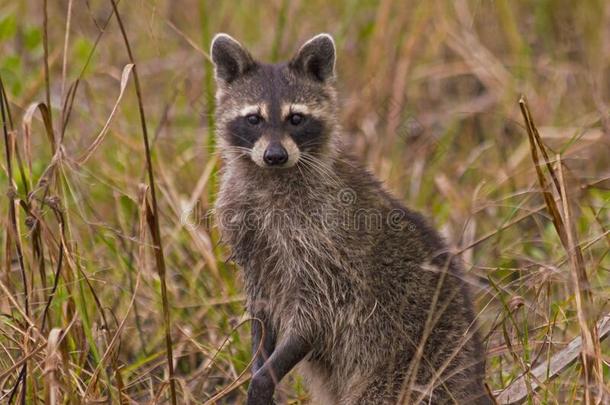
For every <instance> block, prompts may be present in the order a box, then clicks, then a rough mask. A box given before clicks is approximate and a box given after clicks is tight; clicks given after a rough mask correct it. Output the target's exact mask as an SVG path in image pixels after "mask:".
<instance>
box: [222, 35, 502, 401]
mask: <svg viewBox="0 0 610 405" xmlns="http://www.w3.org/2000/svg"><path fill="white" fill-rule="evenodd" d="M210 55H211V59H212V61H213V63H214V65H215V77H216V84H217V94H216V98H217V112H216V119H217V138H218V147H219V150H220V152H221V156H222V160H223V167H222V171H221V180H220V190H219V194H218V197H217V201H216V205H215V210H216V218H217V224H218V227H219V229H220V231H221V235H222V240H223V241H224V242H225V243H227V244H228V245H229V247H230V250H231V259H232V260H234V261H235V262H236V263H237V264H238V266H239V267H240V268H241V269H242V270H243V279H244V285H245V290H246V297H247V299H246V305H247V310H248V312H249V314H250V315H251V316H252V318H253V323H252V351H253V356H254V358H253V363H252V364H253V365H252V376H253V377H252V380H251V381H250V385H249V388H248V397H247V404H248V405H269V404H272V403H274V402H273V401H274V400H273V397H274V390H275V387H276V386H277V385H278V383H279V382H280V380H281V379H282V378H283V377H284V376H285V375H286V374H287V373H289V372H290V371H291V370H293V369H295V368H296V369H298V372H299V373H300V374H301V375H302V376H303V378H304V380H305V381H306V383H307V384H308V387H309V392H310V395H311V397H312V403H316V404H322V405H326V404H341V405H351V404H353V405H356V404H358V405H366V404H397V403H401V404H414V403H432V404H445V403H459V404H491V403H492V400H491V397H490V396H489V395H488V394H487V391H486V388H485V386H484V373H485V365H484V350H483V348H482V347H481V343H480V340H479V336H478V333H477V326H476V322H475V316H474V313H473V309H472V302H471V298H470V295H469V291H468V287H467V285H466V282H465V281H463V276H462V270H461V268H460V265H459V263H458V260H457V259H456V258H454V257H453V256H452V255H451V254H450V252H449V251H448V250H447V248H446V246H445V244H444V242H443V241H442V240H441V238H440V237H439V235H438V234H437V233H436V232H435V231H434V230H433V229H432V228H431V227H430V226H429V225H428V223H427V222H426V220H424V219H423V218H422V216H420V215H419V214H417V213H415V212H412V211H410V210H409V209H407V208H405V207H404V206H403V205H402V204H401V203H400V202H399V201H398V200H397V199H396V198H394V197H392V196H391V195H390V194H389V193H388V192H387V191H386V190H385V189H384V187H383V186H382V185H381V184H380V182H379V181H378V180H376V179H375V177H373V175H371V174H370V173H369V171H367V170H366V169H365V168H363V166H362V165H361V164H359V163H358V161H357V160H356V159H354V158H353V157H352V156H351V155H350V154H349V153H348V152H347V151H346V148H345V147H344V146H342V144H341V141H340V132H341V130H340V126H339V123H338V120H337V116H338V111H337V108H338V102H337V93H336V91H335V87H334V82H335V55H336V51H335V43H334V40H333V39H332V37H331V36H330V35H328V34H320V35H317V36H315V37H313V38H312V39H310V40H309V41H307V42H306V43H305V44H304V45H302V46H301V48H300V49H299V50H298V51H297V52H296V54H295V55H294V57H293V58H292V59H291V60H290V61H288V62H286V63H280V64H265V63H261V62H258V61H256V60H255V59H254V58H253V57H252V56H251V55H250V53H249V52H248V51H247V50H246V49H245V48H244V47H243V46H242V45H241V44H240V43H239V42H237V41H236V40H235V39H233V38H232V37H230V36H229V35H227V34H218V35H216V36H215V37H214V39H213V41H212V44H211V49H210Z"/></svg>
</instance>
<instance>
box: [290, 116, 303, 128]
mask: <svg viewBox="0 0 610 405" xmlns="http://www.w3.org/2000/svg"><path fill="white" fill-rule="evenodd" d="M303 119H304V117H303V115H301V114H291V115H290V117H288V120H289V121H290V123H291V124H292V125H299V124H300V123H301V122H303Z"/></svg>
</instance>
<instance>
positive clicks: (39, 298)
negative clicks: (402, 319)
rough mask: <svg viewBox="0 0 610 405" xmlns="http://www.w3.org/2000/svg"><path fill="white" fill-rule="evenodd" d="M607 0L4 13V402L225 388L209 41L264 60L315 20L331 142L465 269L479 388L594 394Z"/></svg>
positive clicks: (604, 331)
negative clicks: (334, 53)
mask: <svg viewBox="0 0 610 405" xmlns="http://www.w3.org/2000/svg"><path fill="white" fill-rule="evenodd" d="M606 3H607V2H604V1H602V0H592V1H589V2H580V3H573V2H567V1H565V0H545V1H542V2H537V1H527V2H509V1H507V0H497V1H494V2H485V1H458V2H448V1H433V2H407V4H406V5H405V3H404V2H395V1H381V2H372V1H360V0H351V1H346V2H343V3H332V4H328V3H326V2H322V1H318V0H312V1H307V2H305V1H301V0H297V1H292V2H289V1H287V0H275V1H272V2H270V3H265V4H264V5H263V4H262V3H260V2H254V1H251V0H248V1H240V2H235V3H233V2H211V1H204V0H202V1H194V0H180V1H177V2H170V1H167V0H165V1H162V0H158V1H157V0H141V1H129V2H128V1H120V2H119V1H118V0H117V1H116V3H115V2H114V1H113V0H106V1H101V0H99V1H98V0H95V1H93V0H91V1H87V2H73V1H72V0H69V1H67V2H48V4H47V2H46V1H45V2H44V3H43V4H44V7H41V2H34V1H26V0H24V1H18V2H8V1H5V2H0V55H2V56H1V57H0V78H1V79H2V86H1V90H2V92H1V95H2V97H1V98H2V103H0V106H1V107H2V108H1V113H2V132H3V133H2V136H3V143H4V157H3V159H2V166H1V168H2V170H0V187H1V188H2V189H3V190H5V193H6V197H5V198H4V199H3V201H4V203H3V204H2V205H1V206H0V221H1V222H2V229H4V232H3V233H2V234H1V235H2V236H1V237H0V241H1V242H2V245H1V246H2V247H1V248H0V252H1V257H2V267H0V403H13V404H18V403H20V404H26V403H27V404H36V403H48V404H60V403H73V404H79V403H120V404H131V403H150V404H156V403H171V402H174V403H180V404H200V403H241V402H242V401H243V398H244V394H245V389H246V386H247V384H246V382H247V379H248V371H247V370H248V364H249V362H250V347H249V333H248V331H249V321H247V320H246V318H245V315H244V312H243V296H242V292H241V281H240V279H239V276H238V273H237V272H236V269H235V267H234V265H233V264H231V263H230V262H229V263H227V262H225V259H226V258H227V254H226V251H225V250H224V248H223V247H222V246H221V245H220V244H219V240H218V234H217V231H216V229H215V228H214V227H213V221H211V220H210V217H211V216H210V212H209V210H210V208H211V206H212V204H213V200H214V193H215V190H216V173H217V170H218V165H219V162H218V156H217V154H216V153H215V142H214V136H213V126H214V121H213V115H212V114H213V111H214V89H213V77H212V70H211V65H210V62H209V58H208V55H207V54H206V51H205V50H206V49H207V48H208V45H209V41H210V38H211V35H213V33H215V32H217V31H227V32H230V33H231V34H233V35H234V36H236V37H237V38H239V39H242V40H243V42H244V43H245V44H247V45H248V46H249V48H250V49H251V50H252V51H253V53H254V54H255V55H257V56H259V57H260V58H262V59H266V60H282V59H285V58H287V57H289V56H290V54H291V53H292V52H293V50H294V49H295V48H296V47H297V46H298V44H300V42H301V41H303V40H305V39H306V38H308V37H309V36H310V35H312V34H314V33H317V32H320V31H329V32H331V33H333V35H334V36H335V38H336V40H337V44H338V48H339V55H338V56H339V59H338V67H337V68H338V72H339V91H340V94H341V98H342V100H343V110H342V117H341V120H342V123H343V126H344V128H345V136H346V139H347V141H348V143H349V144H350V147H351V148H352V149H353V150H354V152H355V153H356V154H358V155H359V156H360V157H361V158H362V160H363V161H365V162H366V163H367V164H368V165H369V166H370V167H371V168H372V170H373V171H374V172H375V173H376V174H377V175H378V176H379V177H380V178H381V179H383V180H384V181H385V182H386V184H387V185H388V187H389V188H390V189H392V190H393V191H394V192H395V193H396V194H397V195H398V196H399V197H400V198H401V199H402V200H403V201H405V203H407V204H408V205H410V206H411V207H414V208H416V209H418V210H420V211H423V212H424V213H426V214H427V215H428V216H430V217H431V218H432V219H433V221H434V222H435V224H436V225H437V226H438V227H439V228H440V229H441V230H442V232H443V234H444V235H446V237H447V239H448V241H449V242H450V244H451V246H452V247H453V248H454V249H455V251H456V252H458V253H459V254H460V255H461V257H462V259H463V260H464V261H465V263H466V265H467V271H468V273H469V275H470V276H471V280H473V289H474V290H475V291H476V298H477V307H478V309H479V316H478V318H479V320H480V323H481V329H482V331H483V334H484V336H485V342H486V348H487V356H488V366H487V369H488V379H487V382H488V385H489V387H490V389H491V390H492V391H494V392H497V393H500V392H502V391H503V390H504V389H505V388H506V387H512V388H511V389H512V391H506V392H507V393H509V392H510V395H511V396H513V397H512V398H513V399H514V398H515V397H514V396H515V395H517V394H515V392H517V391H519V392H520V393H521V394H522V396H523V399H522V400H523V401H525V402H527V403H532V404H533V403H558V404H566V403H568V404H569V403H585V402H588V403H594V402H595V401H596V400H599V399H600V396H601V395H603V393H606V394H607V393H608V391H609V390H610V382H609V381H610V344H609V343H608V341H607V340H606V341H603V342H601V343H600V337H605V336H607V335H608V327H607V324H608V322H607V320H606V319H607V314H608V313H610V307H609V305H608V300H609V299H610V288H609V284H610V273H609V272H610V255H608V252H609V251H610V158H609V157H608V156H610V109H609V107H608V104H609V100H610V6H609V5H608V4H606ZM115 4H116V10H117V12H118V14H117V13H115V12H113V9H114V7H115ZM45 10H46V11H45ZM117 16H120V24H119V20H118V19H117ZM521 94H525V95H527V99H528V103H527V104H526V103H525V102H524V101H522V102H521V103H519V97H520V95H521ZM49 106H52V108H49ZM534 122H535V124H534ZM604 316H606V318H603V317H604ZM600 320H602V321H603V322H601V323H599V324H597V322H598V321H600ZM598 326H599V328H598ZM579 342H580V343H579ZM579 346H580V347H581V349H582V350H574V347H579ZM551 377H552V378H551ZM515 387H517V388H519V390H517V389H516V388H515ZM521 394H519V395H521ZM519 395H517V396H519ZM507 396H508V394H504V395H503V396H502V397H500V398H501V399H502V400H503V401H504V400H506V401H507V400H508V399H507ZM278 398H279V400H280V402H281V403H284V402H290V403H301V402H306V400H307V394H306V392H305V390H304V389H303V388H302V385H301V382H300V380H299V379H298V377H296V376H294V377H291V378H289V379H287V381H286V382H285V383H283V384H282V388H281V389H280V391H279V392H278Z"/></svg>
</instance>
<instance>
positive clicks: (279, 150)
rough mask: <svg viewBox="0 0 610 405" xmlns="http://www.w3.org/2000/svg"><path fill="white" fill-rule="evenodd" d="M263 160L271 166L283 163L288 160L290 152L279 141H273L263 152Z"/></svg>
mask: <svg viewBox="0 0 610 405" xmlns="http://www.w3.org/2000/svg"><path fill="white" fill-rule="evenodd" d="M263 160H264V161H265V163H267V165H269V166H276V165H283V164H284V163H286V162H287V161H288V152H286V149H284V147H283V146H282V145H281V144H279V143H272V144H270V145H269V146H268V147H267V150H265V153H264V154H263Z"/></svg>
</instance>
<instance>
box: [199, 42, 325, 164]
mask: <svg viewBox="0 0 610 405" xmlns="http://www.w3.org/2000/svg"><path fill="white" fill-rule="evenodd" d="M210 55H211V58H212V61H213V63H214V65H215V76H216V84H217V93H216V100H217V110H216V116H217V128H218V136H219V146H220V148H221V151H222V153H223V154H224V156H225V159H226V160H227V161H229V162H233V161H247V162H249V163H251V162H254V163H255V164H256V165H258V166H259V167H261V168H264V169H278V168H282V169H286V168H291V167H295V166H296V165H297V164H298V163H299V162H306V161H308V160H309V161H310V162H311V161H315V160H316V159H317V160H320V159H324V158H328V157H329V156H330V155H331V154H332V151H333V149H334V148H333V146H332V142H333V139H332V138H333V136H332V135H333V132H335V127H336V124H335V104H336V101H335V100H336V95H335V90H334V87H333V83H334V76H335V74H334V70H335V44H334V41H333V39H332V37H331V36H330V35H328V34H319V35H317V36H315V37H313V38H311V39H310V40H309V41H307V42H306V43H305V44H304V45H303V46H301V48H300V49H299V50H298V51H297V52H296V54H295V55H294V57H293V58H292V59H291V60H290V61H289V62H285V63H280V64H265V63H261V62H258V61H256V60H255V59H254V58H253V57H252V56H251V55H250V53H249V52H248V51H247V50H246V49H245V48H244V47H243V46H242V45H241V44H240V43H239V42H237V41H236V40H235V39H233V38H232V37H230V36H229V35H227V34H218V35H216V36H215V37H214V40H213V41H212V45H211V49H210Z"/></svg>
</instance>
